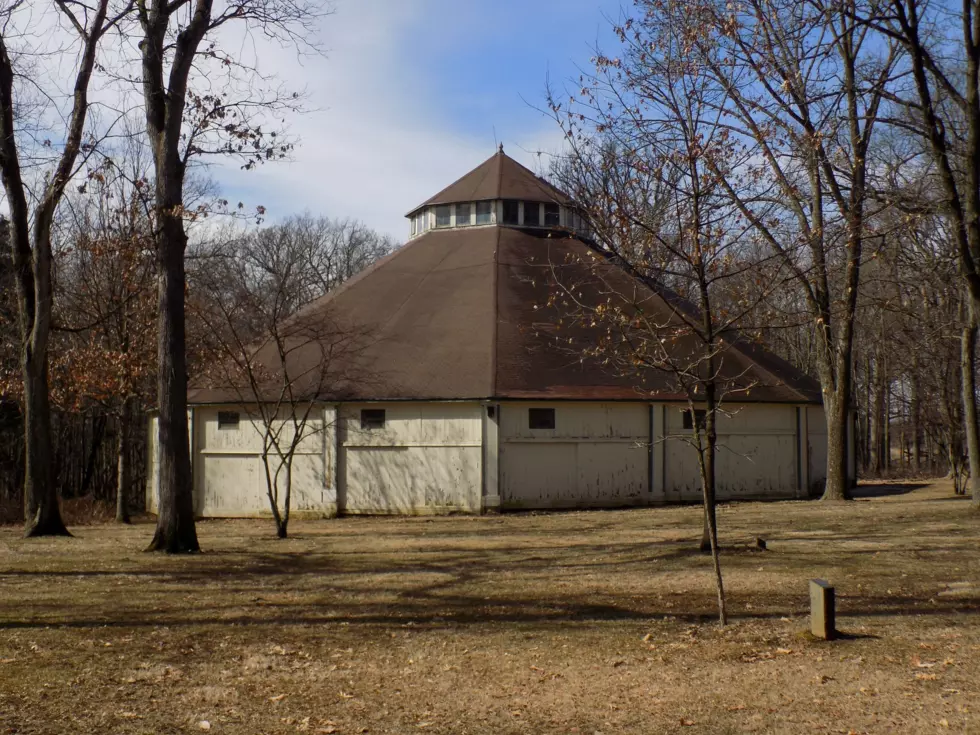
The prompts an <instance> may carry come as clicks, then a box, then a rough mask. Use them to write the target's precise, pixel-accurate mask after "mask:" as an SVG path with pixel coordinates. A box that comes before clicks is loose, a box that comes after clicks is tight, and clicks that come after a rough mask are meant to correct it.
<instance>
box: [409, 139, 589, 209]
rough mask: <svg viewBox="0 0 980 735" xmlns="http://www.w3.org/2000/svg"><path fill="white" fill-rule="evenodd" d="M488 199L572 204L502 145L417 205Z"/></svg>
mask: <svg viewBox="0 0 980 735" xmlns="http://www.w3.org/2000/svg"><path fill="white" fill-rule="evenodd" d="M489 199H525V200H529V201H533V202H556V203H558V204H571V203H572V199H571V197H569V196H568V195H567V194H565V193H564V192H563V191H560V190H559V189H556V188H555V187H554V186H552V185H551V184H549V183H548V182H547V181H545V180H544V179H542V178H541V177H540V176H537V175H536V174H535V173H534V172H533V171H531V170H530V169H529V168H527V167H525V166H522V165H521V164H519V163H518V162H517V161H515V160H514V159H513V158H511V157H510V156H508V155H507V154H506V153H504V147H503V146H502V145H501V146H500V147H499V148H498V149H497V152H496V153H495V154H493V155H492V156H491V157H490V158H488V159H487V160H486V161H484V162H483V163H481V164H480V165H479V166H477V167H476V168H475V169H473V170H472V171H470V172H469V173H468V174H466V175H465V176H463V177H462V178H460V179H457V180H456V181H455V182H453V183H452V184H450V185H449V186H447V187H446V188H445V189H443V190H442V191H440V192H439V193H438V194H436V195H435V196H433V197H431V198H430V199H428V200H427V201H425V202H423V203H422V204H420V205H419V206H417V207H415V208H414V209H413V210H412V212H416V211H418V210H419V209H421V208H422V207H429V206H432V205H435V204H455V203H457V202H479V201H486V200H489Z"/></svg>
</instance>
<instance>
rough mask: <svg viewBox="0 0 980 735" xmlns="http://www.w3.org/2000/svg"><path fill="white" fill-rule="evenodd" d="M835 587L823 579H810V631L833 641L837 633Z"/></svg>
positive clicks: (818, 636)
mask: <svg viewBox="0 0 980 735" xmlns="http://www.w3.org/2000/svg"><path fill="white" fill-rule="evenodd" d="M834 617H835V614H834V588H833V587H831V586H830V584H829V583H828V582H826V581H824V580H822V579H811V580H810V631H811V632H812V633H813V635H815V636H816V637H817V638H823V639H824V640H828V641H832V640H833V639H834V636H835V635H836V633H837V630H836V627H835V622H836V621H835V620H834Z"/></svg>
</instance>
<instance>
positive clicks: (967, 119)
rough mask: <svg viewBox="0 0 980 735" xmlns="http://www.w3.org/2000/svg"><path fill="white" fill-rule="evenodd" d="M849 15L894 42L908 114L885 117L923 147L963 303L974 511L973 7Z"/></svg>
mask: <svg viewBox="0 0 980 735" xmlns="http://www.w3.org/2000/svg"><path fill="white" fill-rule="evenodd" d="M874 10H875V11H876V12H874V13H870V12H869V13H864V14H862V13H858V12H855V13H854V15H855V18H856V19H857V20H859V21H860V22H863V23H865V24H867V25H868V26H869V27H873V28H875V29H876V30H879V31H881V32H883V33H885V34H886V35H887V36H888V37H889V38H891V39H893V40H894V41H896V42H897V43H900V44H901V45H902V46H903V48H904V49H905V51H906V52H907V54H908V71H909V72H910V76H911V82H912V83H911V89H909V90H903V91H904V92H906V93H905V94H902V91H900V92H899V93H898V94H896V95H895V96H896V98H897V99H898V100H899V101H900V103H901V104H903V105H904V106H905V107H906V108H907V109H908V111H909V112H910V114H909V115H906V116H902V117H901V119H897V120H893V121H892V122H893V124H896V125H901V126H903V127H905V128H907V129H910V130H912V131H914V132H916V133H917V134H919V135H920V136H921V137H922V139H923V140H924V142H925V143H926V146H927V149H928V151H929V155H930V157H931V159H932V162H933V164H934V167H935V178H936V180H937V181H938V184H939V187H938V188H939V191H941V192H942V201H941V211H942V214H943V216H945V217H947V218H948V219H949V222H950V230H951V233H952V235H953V238H954V241H955V243H956V251H957V254H958V262H959V268H960V273H961V275H962V278H963V279H964V282H965V285H966V288H967V290H968V292H969V295H970V299H969V304H968V308H967V315H966V317H967V318H966V323H965V325H964V327H963V332H962V341H961V357H962V380H963V384H962V401H963V420H964V422H965V427H966V439H967V444H968V447H969V458H970V474H971V480H970V482H971V488H972V493H973V503H972V508H973V510H975V511H980V427H978V423H977V405H976V404H977V391H976V379H975V373H976V331H977V319H978V318H980V2H977V0H964V1H963V2H962V3H959V4H956V5H952V4H948V3H941V2H931V1H930V0H878V2H876V3H875V4H874Z"/></svg>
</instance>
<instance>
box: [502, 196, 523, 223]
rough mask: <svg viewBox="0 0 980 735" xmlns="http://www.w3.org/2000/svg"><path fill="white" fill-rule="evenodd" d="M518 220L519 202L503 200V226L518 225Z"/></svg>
mask: <svg viewBox="0 0 980 735" xmlns="http://www.w3.org/2000/svg"><path fill="white" fill-rule="evenodd" d="M520 223H521V220H520V202H515V201H513V200H511V199H505V200H504V224H505V225H519V224H520Z"/></svg>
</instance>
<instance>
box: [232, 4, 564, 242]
mask: <svg viewBox="0 0 980 735" xmlns="http://www.w3.org/2000/svg"><path fill="white" fill-rule="evenodd" d="M436 2H437V0H417V1H416V2H400V1H399V0H393V1H390V0H336V2H335V8H336V13H335V14H333V15H331V16H328V17H326V18H325V19H324V20H323V21H322V23H321V29H320V37H321V39H322V42H323V45H324V46H325V47H326V48H327V56H326V58H312V59H310V58H304V59H302V60H297V59H296V57H295V55H294V54H293V53H291V52H289V51H287V50H280V49H265V48H262V49H260V50H259V51H258V53H259V63H260V66H261V67H262V70H263V71H264V72H266V73H270V72H273V73H276V74H277V75H278V76H280V78H282V79H284V80H285V81H287V82H288V83H289V84H290V85H291V86H292V87H298V88H306V90H307V92H308V95H309V98H308V106H309V107H310V108H312V109H313V110H315V111H313V112H309V113H307V114H304V115H301V116H296V117H293V118H291V119H290V120H289V121H288V124H289V127H290V130H291V132H292V133H293V134H295V135H297V136H298V137H299V138H300V140H301V142H300V145H299V146H298V148H297V149H296V151H295V153H294V155H293V159H294V160H292V161H290V162H282V163H273V164H268V165H265V166H262V167H260V168H258V169H257V170H254V171H251V172H239V171H237V170H233V169H231V168H216V169H214V170H213V174H214V175H215V177H216V178H217V179H218V181H219V182H220V184H221V185H222V187H223V189H224V190H225V193H226V195H227V196H228V198H229V199H233V200H237V199H242V200H243V201H245V202H246V204H247V205H248V206H250V207H251V206H253V205H257V204H261V205H264V206H266V207H268V209H269V215H270V217H271V218H272V219H275V218H277V217H282V216H286V215H289V214H292V213H295V212H300V211H303V210H307V209H308V210H310V211H311V212H313V213H316V214H320V213H322V214H327V215H330V216H336V217H343V216H352V217H357V218H358V219H362V220H364V221H365V222H366V223H367V224H368V225H369V226H371V227H374V228H377V229H379V230H381V231H383V232H386V233H390V234H392V235H394V236H395V237H398V238H404V237H405V236H406V234H407V220H405V219H404V214H405V213H406V212H407V211H408V210H409V209H410V208H412V207H413V206H415V205H416V204H418V203H420V202H422V201H424V200H425V199H426V198H428V197H429V196H430V195H432V194H434V193H435V192H437V191H439V190H440V189H442V188H443V187H444V186H446V185H447V184H449V183H451V182H452V181H454V180H455V179H456V178H458V177H459V176H461V175H463V174H464V173H466V172H467V171H468V170H470V169H471V168H473V167H475V166H476V165H478V164H479V163H480V162H482V161H483V160H484V159H486V158H488V157H489V156H490V155H492V154H493V152H494V140H493V133H494V128H496V132H497V135H498V136H499V139H500V140H501V141H502V142H504V143H505V145H506V150H507V152H508V153H509V154H510V155H512V156H513V157H515V158H516V159H518V160H520V161H521V162H522V163H524V164H525V165H528V166H530V167H531V168H534V169H535V170H538V168H539V167H538V166H536V160H535V157H534V156H532V155H529V154H528V153H526V151H528V150H537V149H543V150H547V151H552V150H556V149H558V148H559V147H560V140H561V136H560V134H559V132H558V131H557V129H556V128H555V126H554V124H553V123H551V122H549V121H548V120H546V119H544V118H543V117H542V118H541V119H540V122H539V123H538V124H533V123H532V128H533V129H526V127H527V120H528V119H529V116H528V115H522V116H521V121H518V120H515V119H512V118H513V117H514V116H513V115H512V114H511V113H508V112H507V111H506V110H502V111H501V112H500V119H488V120H487V121H486V124H485V132H483V133H482V134H480V135H475V134H471V133H467V132H464V131H460V130H459V129H458V128H457V126H455V125H453V124H452V123H451V122H450V121H449V120H448V119H447V117H446V115H445V114H444V112H443V111H442V110H441V108H440V105H439V98H438V95H437V93H436V90H434V89H432V88H431V86H427V85H426V80H425V75H424V73H423V71H424V70H423V69H421V68H419V67H418V66H417V65H416V64H415V63H414V62H413V57H412V54H411V49H412V46H413V43H425V36H424V35H419V34H418V33H416V31H417V30H418V29H419V28H420V27H422V26H423V25H425V24H426V23H428V19H430V18H432V17H438V16H439V15H440V14H439V13H435V12H433V11H434V9H435V4H436ZM430 32H433V33H434V32H437V30H431V31H430ZM413 33H415V36H416V37H415V38H414V39H413V36H412V34H413ZM541 74H542V79H543V76H544V70H542V71H541ZM450 93H451V92H450ZM519 104H521V103H520V101H519V99H518V98H517V95H516V93H515V105H519ZM530 119H532V120H533V119H535V117H534V116H533V115H532V116H530ZM522 123H523V125H524V126H525V129H517V127H516V126H517V125H520V124H522ZM522 149H523V150H522Z"/></svg>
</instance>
